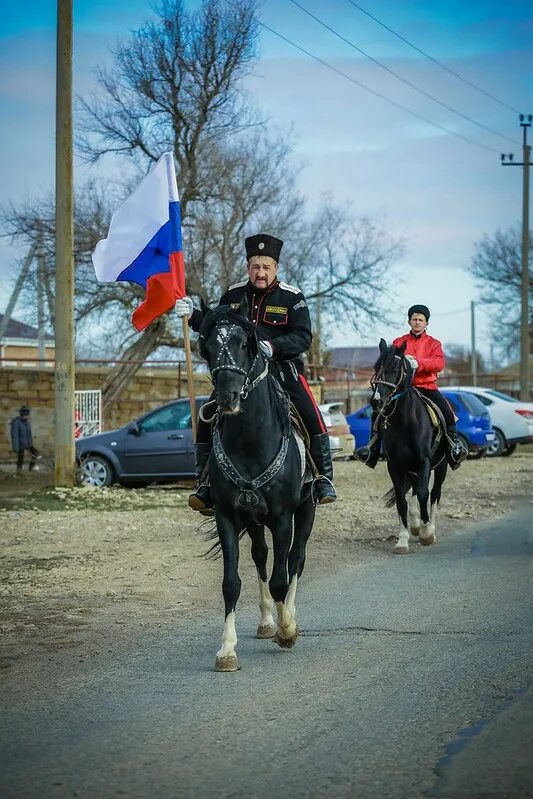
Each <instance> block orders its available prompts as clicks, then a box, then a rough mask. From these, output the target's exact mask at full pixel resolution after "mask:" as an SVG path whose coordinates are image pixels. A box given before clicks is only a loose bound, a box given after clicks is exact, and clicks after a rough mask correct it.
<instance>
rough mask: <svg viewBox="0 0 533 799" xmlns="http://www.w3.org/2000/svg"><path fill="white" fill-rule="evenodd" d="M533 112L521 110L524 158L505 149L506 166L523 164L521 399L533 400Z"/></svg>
mask: <svg viewBox="0 0 533 799" xmlns="http://www.w3.org/2000/svg"><path fill="white" fill-rule="evenodd" d="M532 120H533V115H532V114H520V127H521V128H522V129H523V143H522V158H523V160H522V161H521V162H520V161H515V160H514V158H513V155H512V154H509V155H506V154H503V153H502V156H501V161H502V165H503V166H521V167H523V172H522V176H523V177H522V257H521V281H520V307H521V310H520V399H521V400H524V401H526V402H527V401H528V400H529V347H530V336H529V166H530V163H531V146H530V145H529V144H528V143H527V129H528V128H530V127H531V122H532Z"/></svg>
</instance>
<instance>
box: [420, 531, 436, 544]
mask: <svg viewBox="0 0 533 799" xmlns="http://www.w3.org/2000/svg"><path fill="white" fill-rule="evenodd" d="M420 543H421V544H422V546H423V547H429V546H431V544H436V543H437V536H436V535H435V533H432V534H431V535H428V536H427V537H426V538H420Z"/></svg>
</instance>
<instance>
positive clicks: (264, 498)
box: [200, 298, 315, 671]
mask: <svg viewBox="0 0 533 799" xmlns="http://www.w3.org/2000/svg"><path fill="white" fill-rule="evenodd" d="M247 312H248V308H247V300H246V298H245V299H244V300H243V302H241V305H240V306H239V308H238V309H237V310H232V309H230V308H229V307H228V306H219V307H218V308H215V309H214V310H213V311H210V312H209V313H208V314H207V316H206V317H205V319H204V321H203V324H202V327H201V329H200V349H201V353H202V355H203V357H204V358H205V359H206V360H207V362H208V364H209V369H210V372H211V376H212V379H213V384H214V387H215V397H216V400H215V401H216V404H217V414H216V417H215V428H214V432H213V452H212V455H211V458H210V462H209V480H210V483H211V495H212V498H213V501H214V506H215V519H216V526H217V532H218V538H219V541H220V547H221V549H222V555H223V559H224V579H223V583H222V592H223V595H224V603H225V625H224V633H223V635H222V646H221V648H220V650H219V651H218V652H217V657H216V669H217V671H236V670H237V669H238V668H239V664H238V661H237V656H236V654H235V645H236V643H237V635H236V631H235V608H236V605H237V601H238V599H239V594H240V590H241V580H240V577H239V573H238V562H239V538H240V536H241V534H242V533H243V532H244V531H247V532H248V534H249V536H250V538H251V540H252V557H253V560H254V563H255V565H256V567H257V574H258V578H259V591H260V602H259V607H260V611H261V618H260V622H259V627H258V630H257V634H258V636H259V637H261V638H272V637H273V638H274V640H275V641H276V642H277V643H278V644H279V645H280V646H282V647H291V646H293V645H294V643H295V641H296V638H297V635H298V628H297V626H296V620H295V598H296V586H297V582H298V578H299V577H300V576H301V574H302V571H303V568H304V563H305V547H306V544H307V540H308V538H309V535H310V534H311V530H312V528H313V523H314V518H315V504H314V499H313V495H312V490H311V483H304V481H303V473H304V469H305V463H304V461H305V456H303V455H302V453H301V448H300V446H299V444H298V442H297V439H296V438H295V436H294V435H292V432H291V425H290V417H289V406H288V399H287V396H286V395H285V394H284V392H283V391H282V390H281V389H280V386H279V383H278V382H277V381H276V380H275V379H274V377H273V376H272V374H271V372H270V370H269V362H268V360H267V359H266V356H264V355H263V353H262V350H261V348H260V347H259V341H258V338H257V332H256V328H255V326H254V325H253V324H251V322H249V321H248V320H247ZM265 526H266V527H268V529H269V530H270V531H271V533H272V540H273V547H274V563H273V567H272V574H271V577H270V581H269V582H268V583H267V556H268V546H267V544H266V541H265ZM293 530H294V535H293ZM272 600H274V602H275V604H276V610H277V624H274V619H273V615H272V614H273V610H274V607H273V601H272Z"/></svg>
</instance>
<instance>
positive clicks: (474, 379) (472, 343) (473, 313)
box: [470, 300, 477, 386]
mask: <svg viewBox="0 0 533 799" xmlns="http://www.w3.org/2000/svg"><path fill="white" fill-rule="evenodd" d="M470 352H471V355H470V364H471V367H470V368H471V371H472V385H473V386H477V356H476V305H475V303H474V301H473V300H472V302H471V303H470Z"/></svg>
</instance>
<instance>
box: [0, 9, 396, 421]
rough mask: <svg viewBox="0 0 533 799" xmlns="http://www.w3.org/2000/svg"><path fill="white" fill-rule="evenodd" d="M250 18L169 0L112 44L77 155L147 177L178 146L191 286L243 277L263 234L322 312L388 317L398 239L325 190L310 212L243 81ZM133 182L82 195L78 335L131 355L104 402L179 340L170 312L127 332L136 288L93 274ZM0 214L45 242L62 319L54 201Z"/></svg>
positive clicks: (91, 186) (212, 290)
mask: <svg viewBox="0 0 533 799" xmlns="http://www.w3.org/2000/svg"><path fill="white" fill-rule="evenodd" d="M254 13H255V0H235V2H231V3H226V2H224V0H203V2H202V4H201V6H200V8H199V10H197V11H192V12H189V11H186V10H185V8H184V4H183V3H182V2H181V0H164V2H162V3H161V4H160V5H159V6H157V8H156V14H157V18H156V20H155V21H154V22H151V23H149V24H146V25H145V26H144V27H142V28H140V29H139V30H137V31H135V32H134V33H133V34H132V36H131V37H130V39H129V40H128V41H126V42H123V43H121V44H120V45H119V46H118V47H117V49H116V51H115V54H114V55H115V58H114V64H113V66H112V68H111V69H110V70H100V71H99V72H98V82H99V92H98V94H97V95H96V96H94V97H91V98H82V99H80V104H81V109H82V133H81V136H80V138H79V148H80V151H81V152H82V153H83V154H84V155H85V157H86V158H87V159H88V160H90V161H93V162H96V161H98V160H99V159H100V158H102V157H103V156H104V155H107V154H111V155H114V156H115V157H118V158H122V163H124V159H126V163H129V164H130V165H132V166H133V167H134V171H136V173H137V174H138V175H140V174H143V173H145V172H146V171H147V170H148V169H149V168H150V166H151V165H152V164H153V163H154V162H155V161H156V159H157V158H159V156H160V155H161V153H162V152H164V151H166V150H168V149H172V150H173V151H174V155H175V158H176V160H177V164H178V173H179V174H178V183H179V188H180V200H181V206H182V219H183V229H184V248H185V261H186V272H187V290H188V292H189V293H190V294H192V295H194V296H197V297H199V298H201V299H203V300H204V301H205V302H208V303H213V302H216V301H217V300H218V297H219V296H220V294H221V293H222V292H223V291H224V290H225V289H226V288H227V287H228V286H229V285H230V284H231V283H232V282H235V281H236V280H237V279H240V278H241V277H242V276H243V275H244V274H245V260H244V253H243V243H244V238H245V236H246V235H249V234H251V233H255V232H257V230H267V231H272V232H273V233H275V234H276V235H278V236H280V237H281V238H283V239H285V240H286V242H287V243H286V246H285V248H284V251H283V264H282V275H283V277H284V278H285V279H287V280H289V281H290V282H294V283H296V284H298V285H300V286H301V287H302V289H303V290H304V291H305V292H306V293H307V295H308V296H309V298H310V299H313V297H318V296H320V297H322V298H323V313H324V316H325V317H327V316H330V317H331V318H332V319H333V318H334V317H338V316H339V314H342V315H343V317H344V318H345V319H346V320H347V321H349V322H351V324H352V325H353V326H354V327H355V328H357V327H359V326H360V325H361V324H362V323H365V324H366V321H367V320H368V319H370V318H375V317H376V315H380V316H381V318H384V316H385V314H386V311H385V300H386V292H385V289H384V283H385V278H386V277H387V276H389V275H390V268H391V265H392V263H393V261H394V259H395V258H396V257H398V256H399V255H400V254H401V244H400V243H398V242H394V241H391V240H390V239H389V237H388V235H387V234H386V232H385V231H384V230H382V229H381V228H380V227H379V226H378V225H377V224H375V223H372V222H370V221H369V220H364V219H361V220H354V219H353V218H352V214H351V213H350V211H349V209H348V208H342V209H341V208H337V207H336V206H335V205H334V204H333V203H332V201H331V200H330V199H329V198H325V199H324V200H322V202H321V203H320V207H319V209H318V210H317V212H316V214H315V215H314V216H312V217H311V216H310V215H309V214H308V212H307V211H306V207H305V203H304V200H303V198H302V197H301V195H300V194H299V192H298V190H297V186H296V180H297V171H298V170H297V167H296V165H295V163H294V158H293V156H292V152H291V144H290V142H289V141H288V140H287V139H286V138H283V137H276V136H275V135H273V134H272V133H271V132H270V131H269V129H268V128H267V126H266V125H264V124H263V123H262V121H261V120H260V119H259V117H258V115H257V113H256V112H254V111H253V109H251V108H250V105H249V102H248V100H247V97H246V95H245V94H244V93H243V91H242V88H241V81H242V78H243V77H244V76H245V75H246V74H247V71H248V70H249V69H250V67H251V64H252V62H253V57H254V47H255V41H256V36H257V23H256V20H255V17H254ZM130 172H131V170H130ZM130 189H131V184H130V185H128V184H127V182H126V181H124V182H123V183H122V184H120V185H116V186H111V185H110V184H109V183H108V182H107V183H106V184H105V185H104V184H102V183H98V182H96V181H91V182H89V183H87V184H86V185H85V186H80V187H78V190H77V194H76V202H75V253H74V258H75V269H76V321H77V330H78V334H79V336H80V338H81V339H82V340H83V341H84V343H85V346H87V343H88V342H92V343H93V346H97V345H98V342H99V341H100V342H101V341H104V342H105V348H106V350H107V351H106V354H109V350H110V349H111V350H113V352H114V353H116V354H117V355H118V354H120V359H121V360H126V361H128V363H127V364H123V365H120V366H117V368H115V369H114V370H113V371H112V372H111V374H110V375H109V377H108V379H107V381H106V383H105V385H104V403H105V404H106V405H107V404H108V403H109V402H110V401H112V400H113V399H114V398H116V397H117V396H118V395H119V393H120V391H121V390H122V388H123V387H124V386H125V385H126V383H127V381H128V380H129V379H130V378H131V375H132V374H133V372H134V371H135V369H136V368H138V366H137V365H136V364H135V361H142V359H144V358H147V357H148V356H149V355H150V354H152V353H153V352H155V351H156V350H157V349H158V348H159V347H174V348H176V347H181V345H182V340H181V337H180V331H179V326H178V324H177V320H176V319H174V318H173V315H172V314H168V315H166V316H165V317H163V318H161V319H159V320H157V321H156V322H154V323H153V324H152V325H150V327H149V328H148V329H147V330H145V331H144V332H143V333H142V334H140V335H138V334H137V333H135V331H134V330H133V329H132V327H131V325H130V316H131V313H132V311H133V310H134V309H135V307H136V306H137V305H138V304H139V302H140V301H141V300H142V298H143V293H144V292H143V290H142V289H141V288H140V287H138V286H136V285H135V284H133V283H122V282H116V283H109V284H99V283H97V281H96V280H95V277H94V270H93V267H92V263H91V253H92V252H93V250H94V247H95V246H96V243H97V241H98V240H99V239H100V238H103V237H105V235H106V233H107V229H108V225H109V220H110V217H111V210H112V209H114V208H116V207H117V205H118V204H119V202H120V201H121V200H122V199H124V197H125V196H127V194H128V193H129V190H130ZM2 217H3V223H4V230H5V233H6V234H7V235H11V236H12V237H14V239H15V240H16V241H17V243H19V244H22V245H26V244H27V245H30V244H31V243H33V242H34V241H36V240H38V242H39V246H40V247H41V248H42V251H43V253H44V255H45V261H46V264H47V269H46V276H47V278H46V279H47V285H48V294H49V297H50V317H51V318H53V281H54V205H53V197H52V196H51V195H50V196H49V197H45V198H43V199H42V200H41V201H36V200H35V199H33V200H32V202H31V204H27V205H25V206H24V205H23V206H21V207H19V208H15V207H13V206H10V207H7V208H5V209H4V210H3V213H2ZM317 278H318V283H319V289H318V291H317V288H316V286H317ZM26 291H27V300H28V302H27V307H28V308H31V302H32V301H31V298H32V297H35V291H36V286H35V285H34V284H32V283H31V282H29V283H28V286H27V288H26ZM95 331H96V332H95Z"/></svg>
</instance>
